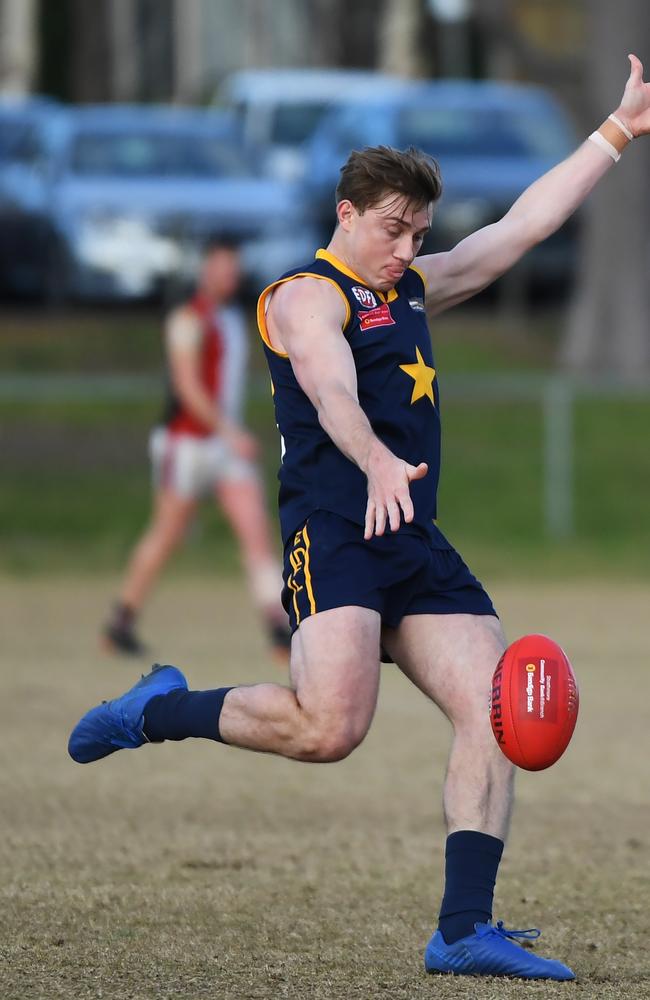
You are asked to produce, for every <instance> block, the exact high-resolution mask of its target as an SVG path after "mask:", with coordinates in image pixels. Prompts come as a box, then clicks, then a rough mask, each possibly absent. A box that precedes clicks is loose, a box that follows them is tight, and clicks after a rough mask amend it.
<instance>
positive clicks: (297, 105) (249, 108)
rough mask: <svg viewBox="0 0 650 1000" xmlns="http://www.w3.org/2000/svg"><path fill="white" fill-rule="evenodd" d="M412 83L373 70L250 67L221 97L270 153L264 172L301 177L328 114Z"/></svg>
mask: <svg viewBox="0 0 650 1000" xmlns="http://www.w3.org/2000/svg"><path fill="white" fill-rule="evenodd" d="M411 86H412V84H411V83H410V82H409V81H407V80H403V79H401V78H400V77H395V76H390V75H388V74H383V73H377V72H374V71H370V70H343V69H333V68H332V69H249V70H240V71H238V72H236V73H232V74H231V75H230V76H228V77H226V79H225V80H224V81H223V83H222V85H221V87H220V89H219V92H218V94H217V100H218V101H219V102H220V103H222V104H224V105H225V106H226V107H229V108H232V109H233V110H234V111H235V113H236V114H237V115H238V117H239V119H240V121H241V123H242V128H243V131H244V136H245V138H246V139H247V141H249V142H253V143H255V144H256V145H257V146H259V148H260V149H261V150H263V151H264V155H263V169H264V171H265V172H266V173H268V174H269V175H270V176H274V177H280V178H283V179H289V180H295V179H298V178H300V177H302V175H303V173H304V168H305V144H306V143H307V141H308V140H309V138H310V137H311V135H312V134H313V132H314V130H315V129H316V127H317V126H318V124H319V123H320V121H321V119H322V117H323V115H325V114H326V113H327V112H328V111H330V110H331V109H332V108H340V107H341V106H342V105H345V104H347V103H349V102H350V101H351V100H355V101H362V100H364V98H366V97H371V96H372V97H373V98H374V99H375V100H376V99H377V98H378V97H379V96H380V95H383V96H384V97H389V96H390V95H392V94H398V93H402V92H403V91H405V90H408V89H410V87H411Z"/></svg>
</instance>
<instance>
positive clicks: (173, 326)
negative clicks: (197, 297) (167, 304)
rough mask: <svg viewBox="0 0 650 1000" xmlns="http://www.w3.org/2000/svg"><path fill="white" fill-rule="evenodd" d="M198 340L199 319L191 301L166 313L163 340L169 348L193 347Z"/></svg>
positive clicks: (199, 335)
mask: <svg viewBox="0 0 650 1000" xmlns="http://www.w3.org/2000/svg"><path fill="white" fill-rule="evenodd" d="M200 338H201V319H200V317H199V315H198V313H197V311H196V309H195V308H194V306H193V303H192V302H191V301H189V302H182V303H180V304H179V305H177V306H175V307H174V308H173V309H171V310H170V311H169V312H168V313H167V317H166V320H165V339H166V341H167V345H168V346H169V347H171V348H188V347H194V346H196V344H197V343H198V342H199V341H200Z"/></svg>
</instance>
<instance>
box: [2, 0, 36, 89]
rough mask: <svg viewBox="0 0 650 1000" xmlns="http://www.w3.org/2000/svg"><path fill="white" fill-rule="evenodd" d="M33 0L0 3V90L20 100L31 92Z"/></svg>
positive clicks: (33, 61)
mask: <svg viewBox="0 0 650 1000" xmlns="http://www.w3.org/2000/svg"><path fill="white" fill-rule="evenodd" d="M35 40H36V5H35V3H34V0H3V2H2V3H0V90H2V92H3V93H4V94H11V95H13V96H16V97H24V96H25V95H26V94H29V93H30V91H31V90H32V85H33V82H34V75H35V69H36V44H35Z"/></svg>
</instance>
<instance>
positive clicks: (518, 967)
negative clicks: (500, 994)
mask: <svg viewBox="0 0 650 1000" xmlns="http://www.w3.org/2000/svg"><path fill="white" fill-rule="evenodd" d="M540 933H541V931H538V930H527V931H510V930H506V928H505V927H504V926H503V923H502V921H501V920H500V921H499V922H498V924H497V925H496V927H494V926H493V925H492V924H474V934H469V935H468V936H467V937H464V938H461V939H460V941H455V942H454V944H447V943H446V941H445V939H444V938H443V936H442V934H441V933H440V931H436V933H435V934H434V935H433V937H432V938H431V940H430V941H429V944H428V945H427V950H426V952H425V953H424V967H425V969H426V970H427V972H451V973H453V974H454V975H456V976H513V977H518V978H520V979H560V980H563V979H575V975H574V973H573V972H572V971H571V969H569V968H568V966H566V965H562V963H561V962H556V961H555V960H554V959H551V958H540V957H539V956H538V955H533V954H531V952H530V951H527V950H525V949H524V948H520V947H519V945H517V944H514V941H515V940H516V939H517V938H520V939H524V940H529V941H531V940H533V941H534V940H535V939H536V938H538V937H539V936H540Z"/></svg>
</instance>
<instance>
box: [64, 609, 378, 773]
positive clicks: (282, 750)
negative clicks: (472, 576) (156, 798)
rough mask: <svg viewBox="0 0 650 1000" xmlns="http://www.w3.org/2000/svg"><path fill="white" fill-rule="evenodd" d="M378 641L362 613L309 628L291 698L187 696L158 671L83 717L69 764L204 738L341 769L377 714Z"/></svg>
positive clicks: (255, 690)
mask: <svg viewBox="0 0 650 1000" xmlns="http://www.w3.org/2000/svg"><path fill="white" fill-rule="evenodd" d="M379 632H380V620H379V615H378V613H377V612H376V611H371V610H369V609H367V608H358V607H345V608H336V609H335V610H331V611H323V612H322V613H319V614H315V615H313V616H312V617H311V618H308V619H307V620H306V621H304V622H303V623H302V624H301V625H300V628H299V629H298V632H297V633H296V634H295V635H294V639H293V644H292V650H291V674H292V687H291V688H288V687H283V686H281V685H279V684H257V685H253V686H249V687H248V686H247V687H244V686H241V687H233V688H217V689H215V690H213V691H188V689H187V682H186V680H185V677H184V676H183V674H182V673H181V672H180V670H178V669H177V668H176V667H172V666H163V667H160V666H156V667H154V669H153V670H152V672H151V673H150V674H148V675H147V676H146V677H143V678H142V680H140V681H139V682H138V683H137V684H136V685H135V686H134V687H133V688H131V689H130V690H129V691H127V692H126V693H125V694H123V695H121V696H120V697H119V698H115V699H113V700H112V701H107V702H103V703H102V704H101V705H98V706H96V707H95V708H93V709H91V710H90V711H89V712H87V713H86V715H84V716H83V718H82V719H81V720H80V721H79V722H78V723H77V725H76V726H75V728H74V730H73V732H72V734H71V736H70V741H69V744H68V750H69V753H70V756H71V757H72V758H73V759H74V760H76V761H78V762H79V763H81V764H87V763H90V762H91V761H94V760H99V759H100V758H102V757H106V756H107V755H108V754H111V753H114V752H115V751H116V750H120V749H135V748H136V747H140V746H142V745H143V744H144V743H156V742H161V741H163V740H182V739H187V738H189V737H204V738H206V739H212V740H216V741H218V742H221V743H228V744H231V745H233V746H239V747H243V748H246V749H249V750H259V751H262V752H266V753H275V754H279V755H281V756H283V757H289V758H293V759H295V760H302V761H312V762H316V763H325V762H328V761H335V760H341V759H342V758H343V757H346V756H347V755H348V754H349V753H350V752H351V751H352V750H353V749H354V748H355V747H356V746H357V745H358V744H359V743H360V742H361V740H362V739H363V738H364V736H365V734H366V732H367V731H368V727H369V726H370V722H371V720H372V716H373V714H374V710H375V705H376V702H377V692H378V687H379Z"/></svg>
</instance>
